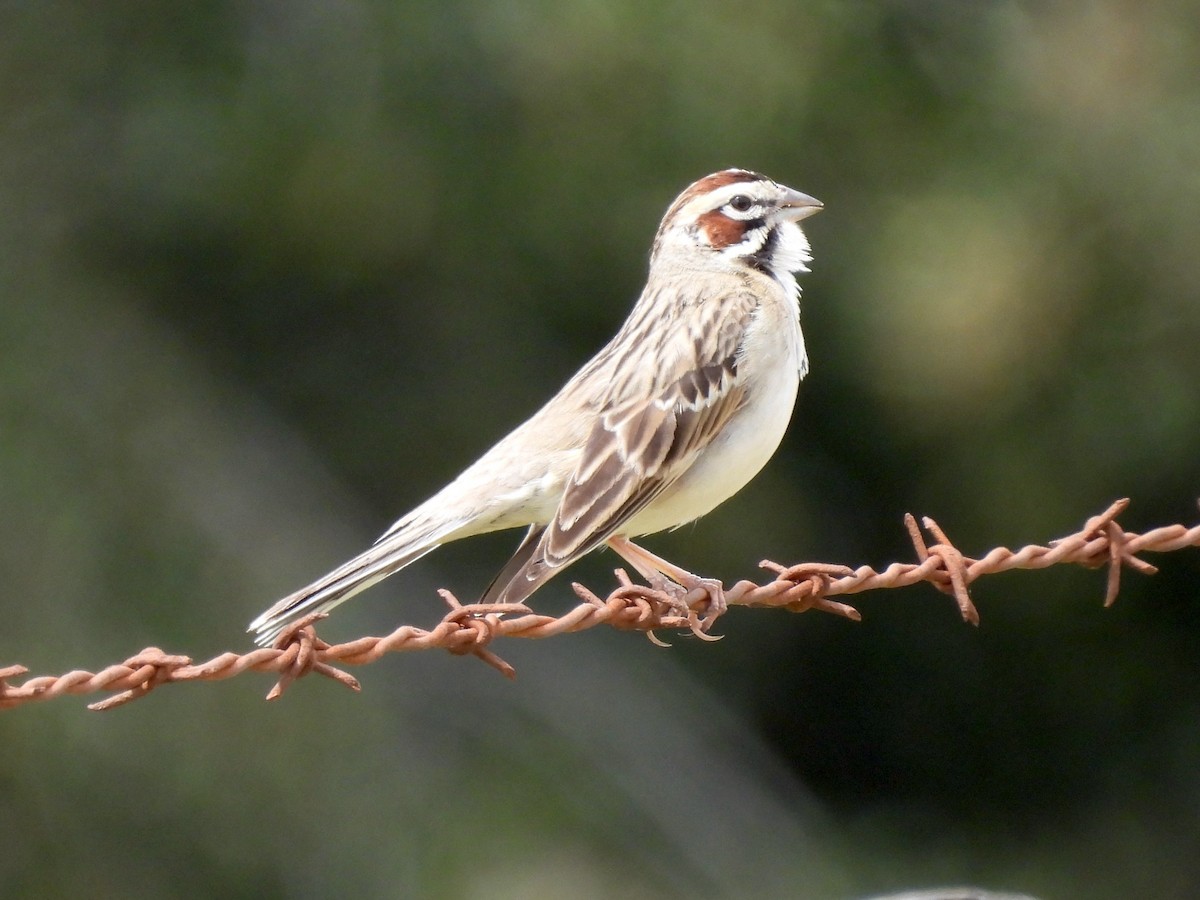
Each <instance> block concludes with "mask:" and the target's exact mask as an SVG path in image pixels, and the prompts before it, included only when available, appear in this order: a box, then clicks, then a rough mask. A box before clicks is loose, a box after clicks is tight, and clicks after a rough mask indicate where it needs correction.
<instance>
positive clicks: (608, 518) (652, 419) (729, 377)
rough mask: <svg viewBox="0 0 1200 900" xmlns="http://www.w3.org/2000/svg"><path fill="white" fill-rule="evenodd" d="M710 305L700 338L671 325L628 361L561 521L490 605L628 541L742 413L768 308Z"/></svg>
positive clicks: (735, 298) (731, 298) (516, 598)
mask: <svg viewBox="0 0 1200 900" xmlns="http://www.w3.org/2000/svg"><path fill="white" fill-rule="evenodd" d="M701 304H702V306H703V312H704V313H705V315H704V316H703V317H697V316H696V315H695V310H690V309H689V310H687V311H686V312H687V316H686V318H687V319H689V320H692V321H695V322H696V325H695V327H694V328H692V329H685V328H682V327H671V326H672V325H674V324H675V323H674V322H669V323H664V325H665V327H662V328H658V329H656V332H657V333H658V334H661V335H663V338H662V339H661V340H660V341H658V342H657V343H655V344H646V343H643V344H642V345H641V346H640V347H638V346H637V345H634V347H635V349H634V350H633V352H627V353H625V354H624V355H623V356H622V357H621V358H620V360H619V365H618V367H617V371H616V372H615V373H614V377H613V378H612V381H611V387H610V388H609V391H608V393H607V395H606V397H605V399H604V401H603V403H602V404H601V406H600V409H599V415H598V416H597V418H596V423H595V425H594V426H593V427H592V430H591V432H590V434H589V435H588V439H587V443H586V444H585V445H584V449H583V453H582V456H581V457H580V460H579V463H578V465H577V466H576V469H575V472H574V473H573V475H572V476H571V478H570V479H569V480H568V482H567V485H566V488H565V490H564V493H563V497H562V500H561V501H560V503H559V507H558V510H557V511H556V513H555V516H554V519H553V520H552V521H551V522H550V524H549V525H548V526H547V527H546V530H545V532H544V533H543V534H542V535H541V538H540V540H539V542H538V546H537V547H536V548H535V549H534V551H533V553H532V554H531V555H530V556H529V558H528V561H527V562H526V564H525V565H524V566H523V568H522V569H521V570H520V571H518V572H516V573H515V574H514V575H513V577H512V578H511V579H510V580H509V581H508V582H507V583H503V582H502V581H500V580H499V579H498V581H497V583H495V584H494V585H493V587H492V589H490V590H489V591H488V594H487V595H485V597H484V599H485V600H503V601H505V602H520V601H522V600H524V599H525V597H527V596H529V594H531V593H532V592H533V591H534V590H535V589H536V588H537V587H538V586H539V585H540V584H541V583H542V582H544V581H545V580H547V579H548V578H550V577H551V576H552V575H553V574H554V573H555V572H556V571H557V570H559V569H561V568H563V567H565V566H567V565H569V564H571V563H572V562H574V561H575V560H576V559H578V558H579V557H581V556H583V555H584V554H586V553H588V552H590V551H591V550H594V549H595V548H596V547H598V546H600V545H601V544H603V543H604V542H605V541H606V540H608V538H610V537H612V536H613V535H614V534H617V533H619V532H620V529H621V526H622V525H624V524H625V523H626V522H627V521H629V519H630V518H631V517H633V516H634V515H636V514H637V513H638V512H639V511H641V510H642V509H643V508H645V507H646V506H647V505H648V504H650V503H651V502H653V500H654V499H655V498H656V497H658V496H659V495H660V494H661V493H662V492H663V491H664V490H666V489H667V488H669V487H670V486H671V485H672V484H673V483H674V482H675V481H676V480H677V479H678V478H679V477H680V476H681V475H682V474H683V473H684V472H685V471H687V469H688V468H689V467H690V466H691V464H692V463H693V462H694V461H695V459H696V457H697V454H698V453H699V452H700V451H702V450H703V449H704V447H705V446H707V445H708V444H709V443H710V442H711V441H712V440H713V438H714V437H716V436H717V435H718V434H720V432H721V431H722V429H723V428H724V427H725V425H726V424H727V423H728V422H729V420H730V418H732V417H733V415H734V414H735V413H736V412H737V410H738V409H739V408H740V407H741V405H742V403H743V401H744V399H745V394H746V386H745V384H744V382H743V380H742V379H741V378H740V377H739V373H738V363H739V356H740V353H741V345H742V339H743V336H744V334H745V331H746V328H747V327H748V325H749V323H750V320H751V318H752V316H753V315H754V312H755V310H756V309H757V305H758V301H757V300H756V299H755V297H754V295H753V294H750V293H748V292H747V293H742V292H737V293H730V294H726V295H723V296H719V297H708V298H702V299H701ZM697 320H699V321H697ZM647 380H649V382H650V383H649V385H647ZM647 388H649V389H647Z"/></svg>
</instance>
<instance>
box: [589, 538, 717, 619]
mask: <svg viewBox="0 0 1200 900" xmlns="http://www.w3.org/2000/svg"><path fill="white" fill-rule="evenodd" d="M608 546H610V547H612V549H613V550H615V551H616V553H617V554H618V555H619V556H620V557H621V558H622V559H624V560H625V561H626V562H628V563H629V564H630V565H631V566H633V567H634V568H635V569H636V570H637V571H638V574H640V575H641V576H642V577H643V578H645V579H646V581H647V582H648V583H649V585H650V587H652V588H654V589H655V590H656V591H661V592H662V593H664V594H666V595H667V596H668V597H670V598H672V599H673V600H674V601H675V602H674V604H673V606H674V607H675V608H676V610H677V611H679V612H681V613H682V614H683V615H685V616H686V615H688V614H689V613H690V612H691V610H690V609H689V608H688V607H687V604H686V603H684V600H683V598H684V597H685V596H686V595H687V593H688V591H691V590H694V589H696V588H701V589H702V590H703V591H704V592H705V593H706V594H708V610H707V611H706V613H705V615H704V619H703V628H704V630H705V631H707V630H708V628H709V627H710V626H711V625H712V623H713V622H715V621H716V620H717V619H718V618H719V617H720V616H721V614H722V613H724V612H725V610H726V608H727V604H726V603H725V586H724V585H723V584H721V582H719V581H717V579H715V578H703V577H701V576H700V575H695V574H693V573H691V572H689V571H688V570H687V569H681V568H680V567H679V566H677V565H675V564H674V563H673V562H670V561H669V560H665V559H663V558H662V557H661V556H657V555H655V554H653V553H651V552H650V551H649V550H647V549H646V548H645V547H639V546H638V545H637V544H635V543H634V542H633V541H631V540H629V538H626V537H610V538H609V539H608Z"/></svg>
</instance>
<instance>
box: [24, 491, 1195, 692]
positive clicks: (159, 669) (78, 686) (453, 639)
mask: <svg viewBox="0 0 1200 900" xmlns="http://www.w3.org/2000/svg"><path fill="white" fill-rule="evenodd" d="M1128 505H1129V501H1128V500H1127V499H1126V500H1118V501H1117V502H1116V503H1114V504H1112V506H1110V507H1109V508H1108V509H1106V510H1105V511H1104V512H1102V513H1101V514H1100V515H1098V516H1093V517H1092V518H1090V519H1088V520H1087V522H1086V523H1085V524H1084V526H1083V528H1081V529H1080V530H1079V531H1078V532H1076V533H1075V534H1072V535H1068V536H1067V537H1064V538H1059V539H1058V540H1056V541H1051V542H1050V544H1049V545H1048V546H1041V545H1039V544H1030V545H1028V546H1026V547H1022V548H1021V549H1020V550H1009V549H1008V548H1007V547H997V548H996V549H995V550H991V551H989V552H988V553H987V554H986V555H984V556H982V557H980V558H978V559H974V558H971V557H968V556H965V555H964V554H963V553H962V552H961V551H959V550H958V549H957V548H956V547H955V546H954V545H953V544H952V543H951V542H950V539H949V538H948V537H946V534H945V533H944V532H943V531H942V529H941V528H940V527H939V526H938V524H937V523H936V522H935V521H933V520H932V519H930V518H925V519H924V520H923V524H924V526H925V529H926V530H927V531H928V532H929V534H930V535H932V537H933V539H934V540H935V543H933V544H927V543H926V542H925V538H924V537H923V536H922V534H921V531H920V529H919V528H918V527H917V522H916V520H915V519H914V518H913V517H912V516H911V515H909V516H906V517H905V524H906V526H907V528H908V532H909V536H910V538H911V539H912V542H913V546H914V548H915V550H916V555H917V562H915V563H900V562H896V563H892V564H891V565H890V566H888V567H887V568H886V569H884V570H883V571H882V572H877V571H875V570H874V569H872V568H871V567H870V566H860V567H858V568H857V569H851V568H849V567H848V566H839V565H828V564H825V563H801V564H800V565H795V566H781V565H779V564H777V563H773V562H771V561H770V560H764V561H763V562H762V563H760V566H761V567H762V568H764V569H767V570H768V571H770V572H772V573H774V578H772V579H771V580H770V581H767V582H765V583H764V584H755V583H754V582H752V581H739V582H737V583H736V584H734V585H733V586H732V587H730V588H727V589H726V590H725V600H726V602H727V603H728V604H729V605H730V606H756V607H776V608H781V609H785V610H788V611H790V612H807V611H808V610H810V609H814V610H819V611H821V612H827V613H833V614H835V615H839V616H844V617H846V618H848V619H853V620H855V621H858V620H859V619H861V616H860V615H859V613H858V610H856V609H855V608H854V607H852V606H850V605H848V604H846V603H842V602H840V601H837V600H834V599H832V598H834V597H837V596H841V595H843V594H858V593H862V592H863V591H870V590H877V589H881V588H898V587H905V586H907V585H911V584H916V583H917V582H920V581H927V582H930V583H931V584H933V585H934V586H935V587H936V588H938V589H939V590H941V591H943V592H944V593H946V594H949V595H951V596H953V597H954V599H955V601H956V603H957V604H958V608H959V612H960V613H961V615H962V617H963V620H964V621H966V622H970V623H971V624H975V625H977V624H978V623H979V613H978V611H977V610H976V608H975V604H974V603H972V602H971V597H970V594H969V593H968V587H969V585H970V584H971V583H972V582H973V581H975V580H976V579H978V578H980V577H981V576H983V575H989V574H995V573H997V572H1006V571H1008V570H1010V569H1045V568H1048V567H1049V566H1054V565H1059V564H1061V563H1074V564H1076V565H1082V566H1086V567H1088V568H1100V567H1103V566H1107V567H1108V582H1107V589H1106V592H1105V598H1104V605H1105V606H1111V605H1112V604H1113V602H1114V601H1115V600H1116V598H1117V592H1118V590H1119V589H1120V578H1121V571H1122V570H1123V569H1125V568H1130V569H1134V570H1135V571H1138V572H1141V573H1142V574H1144V575H1153V574H1154V573H1155V572H1157V571H1158V570H1157V569H1156V568H1155V567H1154V566H1152V565H1150V564H1149V563H1147V562H1145V561H1144V560H1142V559H1139V558H1138V556H1137V554H1138V553H1142V552H1145V551H1152V552H1156V553H1169V552H1171V551H1173V550H1179V549H1181V548H1183V547H1196V546H1200V525H1194V526H1192V527H1191V528H1187V527H1185V526H1183V525H1167V526H1165V527H1162V528H1155V529H1153V530H1152V531H1147V532H1145V533H1144V534H1136V533H1134V532H1129V531H1125V530H1124V529H1122V528H1121V526H1120V525H1119V524H1118V523H1117V521H1116V517H1117V516H1118V515H1120V514H1121V513H1122V512H1124V510H1125V509H1126V507H1128ZM616 574H617V579H618V581H619V582H620V584H619V586H618V587H617V588H616V590H614V591H613V592H612V593H610V594H609V595H608V596H607V597H605V598H601V597H599V596H598V595H596V594H594V593H592V592H591V591H590V590H588V589H587V588H586V587H584V586H583V585H581V584H572V585H571V587H572V589H573V590H574V591H575V593H576V595H577V596H578V597H579V598H580V600H581V601H582V602H581V603H580V604H579V605H578V606H576V607H575V608H574V609H572V610H570V611H569V612H567V613H566V614H565V615H562V616H558V617H557V618H556V617H553V616H545V615H539V614H537V613H535V612H533V611H532V610H531V609H529V608H528V607H527V606H524V605H519V604H486V605H485V604H472V605H464V604H461V603H459V602H458V600H457V599H456V598H455V597H454V595H453V594H451V593H450V592H449V591H445V590H443V591H439V593H440V594H441V596H442V598H443V599H444V600H445V601H446V602H447V603H448V604H449V605H450V611H449V612H448V613H447V614H446V615H445V617H444V618H443V619H442V621H441V622H439V623H438V624H437V626H435V627H434V628H433V629H431V630H425V629H422V628H417V627H415V626H412V625H402V626H401V627H399V628H397V629H396V630H395V631H393V632H392V633H391V634H388V635H385V636H383V637H364V638H359V639H358V640H355V641H350V642H348V643H344V644H336V645H330V644H328V643H327V642H325V641H323V640H321V638H319V637H317V634H316V631H315V628H314V623H315V622H316V621H317V620H319V619H321V618H324V616H321V615H313V616H308V617H307V618H305V619H303V620H301V621H299V622H297V623H296V624H295V625H293V626H292V627H291V628H289V629H288V630H287V631H286V632H284V633H283V634H281V635H280V636H279V639H278V640H277V641H276V643H275V646H274V647H273V648H267V649H258V650H252V651H250V652H249V653H244V654H238V653H222V654H221V655H220V656H217V657H214V658H213V659H210V660H209V661H208V662H205V663H200V664H199V665H193V663H192V661H191V659H190V658H189V657H186V656H175V655H171V654H168V653H165V652H163V651H162V650H160V649H158V648H157V647H148V648H146V649H145V650H143V651H142V652H141V653H138V654H137V655H135V656H132V657H130V658H129V659H127V660H125V662H123V663H120V664H118V665H114V666H109V667H108V668H106V669H102V670H101V671H99V672H94V673H93V672H85V671H81V670H76V671H73V672H67V673H66V674H65V675H57V676H54V675H48V676H38V677H35V678H30V679H29V680H27V681H25V682H24V683H23V684H19V685H10V684H9V683H8V680H9V679H14V678H20V677H22V676H24V675H26V674H28V669H26V668H25V667H24V666H8V667H6V668H4V667H0V709H11V708H13V707H16V706H21V705H23V704H25V703H31V702H34V701H37V700H49V699H51V698H52V697H59V696H62V695H64V694H91V693H95V692H97V691H116V692H117V693H115V694H113V695H112V696H110V697H108V698H107V699H105V700H102V701H100V702H98V703H93V704H91V705H90V706H89V707H88V708H89V709H94V710H105V709H112V708H113V707H116V706H121V705H122V704H125V703H128V702H130V701H131V700H136V699H138V698H139V697H144V696H145V695H146V694H148V693H150V691H152V690H153V689H154V688H156V687H158V686H159V685H163V684H171V683H177V682H183V681H220V680H222V679H225V678H232V677H233V676H235V675H240V674H241V673H242V672H246V671H255V672H272V673H275V674H276V675H277V676H278V678H277V681H276V683H275V686H274V687H273V688H271V691H270V693H268V694H267V699H268V700H274V699H276V698H277V697H279V696H281V695H282V694H283V692H284V691H285V690H286V689H287V688H288V687H289V686H290V685H291V684H292V683H293V682H294V681H296V680H297V679H298V678H302V677H303V676H305V675H308V674H309V673H311V672H316V673H318V674H320V675H324V676H326V677H327V678H332V679H334V680H335V681H338V682H340V683H341V684H343V685H345V686H346V687H348V688H351V689H352V690H355V691H357V690H360V689H361V688H360V685H359V683H358V680H357V679H355V678H354V677H353V676H351V675H349V674H348V673H346V672H343V671H342V670H341V669H339V668H336V667H335V665H334V664H335V663H336V664H337V665H344V666H353V665H365V664H367V663H371V662H374V661H375V660H377V659H379V658H380V657H382V656H384V655H385V654H388V653H393V652H397V651H401V650H429V649H433V648H441V649H444V650H449V651H450V652H451V653H455V654H459V655H465V654H471V655H473V656H477V657H479V658H480V659H481V660H483V661H484V662H486V663H487V664H488V665H491V666H493V667H494V668H496V669H498V670H499V671H500V672H501V673H503V674H504V675H506V676H508V677H509V678H512V677H514V675H515V674H516V673H515V671H514V670H513V668H512V666H510V665H509V664H508V663H506V662H505V661H504V660H503V659H501V658H500V657H499V656H497V655H496V654H495V653H494V652H492V650H491V649H489V648H490V647H491V645H492V643H493V642H494V641H495V640H496V639H497V638H501V637H521V638H548V637H553V636H554V635H558V634H567V633H570V632H575V631H583V630H585V629H588V628H593V627H595V626H597V625H602V624H608V625H611V626H612V627H614V628H621V629H626V630H631V631H642V632H645V633H646V634H647V635H648V636H649V637H650V638H651V640H653V641H655V642H656V643H659V644H661V643H662V641H660V640H658V639H657V638H656V637H655V634H654V633H655V631H656V630H660V629H690V630H691V631H692V632H693V633H694V634H696V635H697V636H698V637H701V638H704V639H706V640H716V639H717V638H715V637H714V636H712V635H710V634H707V633H706V632H705V631H704V630H703V629H702V627H701V626H702V619H701V618H700V615H699V614H700V613H702V612H704V610H705V607H706V606H707V604H708V599H709V598H708V594H707V592H706V591H704V590H703V589H702V588H698V589H696V590H693V591H691V592H690V593H688V594H687V595H686V596H684V597H683V598H679V597H673V596H670V595H668V594H665V593H663V592H661V591H656V590H654V589H652V588H649V587H646V586H645V585H640V584H635V583H634V582H632V581H631V580H630V579H629V577H628V576H627V575H626V574H625V572H624V571H623V570H620V569H618V570H617V573H616ZM681 599H682V603H681V602H680V601H681ZM685 608H686V609H687V615H683V614H682V610H683V609H685Z"/></svg>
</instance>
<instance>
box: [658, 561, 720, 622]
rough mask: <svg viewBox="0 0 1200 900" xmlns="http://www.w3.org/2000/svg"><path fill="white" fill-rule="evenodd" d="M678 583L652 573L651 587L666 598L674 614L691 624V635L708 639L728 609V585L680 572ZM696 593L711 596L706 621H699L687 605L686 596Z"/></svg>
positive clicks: (713, 579) (701, 619) (694, 612)
mask: <svg viewBox="0 0 1200 900" xmlns="http://www.w3.org/2000/svg"><path fill="white" fill-rule="evenodd" d="M677 574H678V576H679V577H678V580H676V579H672V578H668V577H667V576H666V575H663V574H661V573H659V572H655V573H653V575H652V576H651V577H650V578H649V579H648V580H649V582H650V587H652V588H654V590H656V591H658V592H659V593H661V594H664V595H665V596H666V597H667V598H669V599H668V602H669V604H670V607H671V609H672V611H673V612H675V613H677V614H678V615H679V616H680V617H681V618H684V619H687V620H688V621H689V622H691V623H692V625H691V628H692V632H693V633H694V634H696V635H697V636H698V637H704V636H707V633H708V631H709V629H710V628H712V625H713V623H714V622H716V621H717V619H719V618H720V617H721V616H722V615H723V614H724V613H725V610H726V609H728V608H729V604H727V603H726V602H725V585H723V584H721V582H720V581H718V580H717V579H715V578H703V577H701V576H700V575H693V574H692V573H691V572H683V571H681V572H679V573H677ZM694 590H702V591H704V593H706V594H708V605H707V608H706V609H705V612H704V617H703V618H699V616H698V614H697V612H696V611H695V610H693V609H692V608H691V607H690V606H689V605H688V602H687V596H688V594H690V593H691V592H692V591H694Z"/></svg>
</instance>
